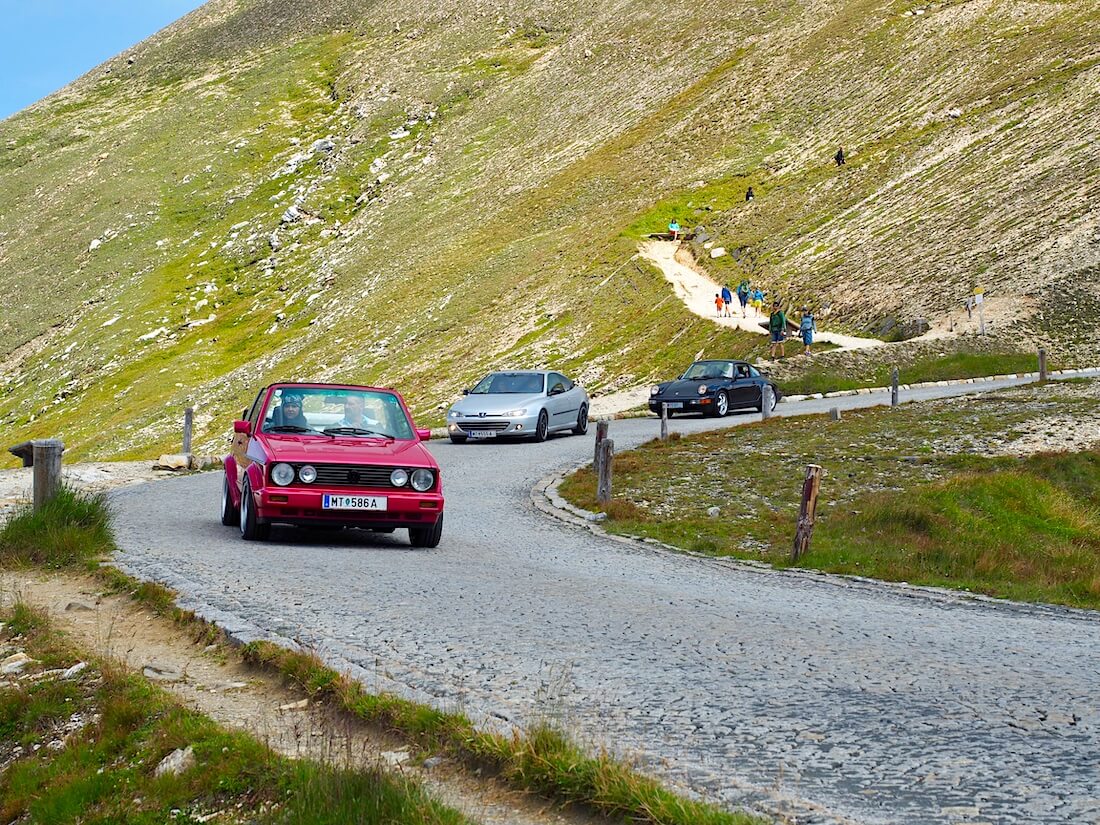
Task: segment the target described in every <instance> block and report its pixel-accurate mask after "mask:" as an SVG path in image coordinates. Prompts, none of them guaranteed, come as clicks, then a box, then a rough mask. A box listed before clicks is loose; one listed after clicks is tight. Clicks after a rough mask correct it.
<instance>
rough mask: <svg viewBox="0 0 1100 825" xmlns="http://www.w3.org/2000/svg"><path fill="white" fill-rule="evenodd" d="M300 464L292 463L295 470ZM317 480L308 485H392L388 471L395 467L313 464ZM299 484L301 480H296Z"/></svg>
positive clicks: (390, 471)
mask: <svg viewBox="0 0 1100 825" xmlns="http://www.w3.org/2000/svg"><path fill="white" fill-rule="evenodd" d="M302 466H304V465H302V464H296V465H294V469H295V470H297V469H298V468H299V467H302ZM312 466H313V467H314V468H315V469H316V470H317V480H316V481H315V482H313V483H312V484H310V485H308V486H310V487H315V486H317V485H319V484H322V485H325V486H326V487H393V485H392V484H390V473H392V472H393V471H394V470H395V469H397V468H396V467H372V466H371V465H369V464H314V465H312ZM298 483H299V484H301V482H298Z"/></svg>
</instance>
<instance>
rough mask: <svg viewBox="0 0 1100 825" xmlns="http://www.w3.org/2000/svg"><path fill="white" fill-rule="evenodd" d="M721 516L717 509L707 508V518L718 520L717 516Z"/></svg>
mask: <svg viewBox="0 0 1100 825" xmlns="http://www.w3.org/2000/svg"><path fill="white" fill-rule="evenodd" d="M721 514H722V511H721V510H720V509H718V508H717V507H708V508H707V516H708V517H709V518H718V516H720V515H721Z"/></svg>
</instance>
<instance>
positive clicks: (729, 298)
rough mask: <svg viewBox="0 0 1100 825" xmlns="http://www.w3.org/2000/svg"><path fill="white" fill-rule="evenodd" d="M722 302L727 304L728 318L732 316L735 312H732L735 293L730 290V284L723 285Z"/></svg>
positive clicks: (726, 313) (726, 312)
mask: <svg viewBox="0 0 1100 825" xmlns="http://www.w3.org/2000/svg"><path fill="white" fill-rule="evenodd" d="M722 302H723V303H724V304H725V305H726V306H725V315H726V317H727V318H732V317H733V313H732V312H730V304H732V303H733V293H732V292H730V286H729V284H725V285H724V286H723V287H722Z"/></svg>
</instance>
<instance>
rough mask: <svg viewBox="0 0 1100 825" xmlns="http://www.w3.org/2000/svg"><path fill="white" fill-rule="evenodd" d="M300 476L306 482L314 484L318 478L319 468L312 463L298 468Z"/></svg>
mask: <svg viewBox="0 0 1100 825" xmlns="http://www.w3.org/2000/svg"><path fill="white" fill-rule="evenodd" d="M298 478H300V479H301V480H302V481H303V482H304V483H306V484H312V483H313V482H315V481H316V480H317V468H316V467H314V466H313V465H311V464H306V465H305V466H304V467H299V468H298Z"/></svg>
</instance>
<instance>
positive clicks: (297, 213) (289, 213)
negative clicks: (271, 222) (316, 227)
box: [280, 204, 302, 223]
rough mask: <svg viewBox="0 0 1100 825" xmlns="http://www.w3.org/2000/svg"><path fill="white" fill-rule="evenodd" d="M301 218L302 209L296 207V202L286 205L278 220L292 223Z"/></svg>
mask: <svg viewBox="0 0 1100 825" xmlns="http://www.w3.org/2000/svg"><path fill="white" fill-rule="evenodd" d="M301 219H302V210H301V209H299V208H298V205H297V204H291V205H290V206H288V207H287V210H286V211H285V212H284V213H283V216H282V218H280V220H281V221H282V222H283V223H294V222H295V221H300V220H301Z"/></svg>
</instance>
